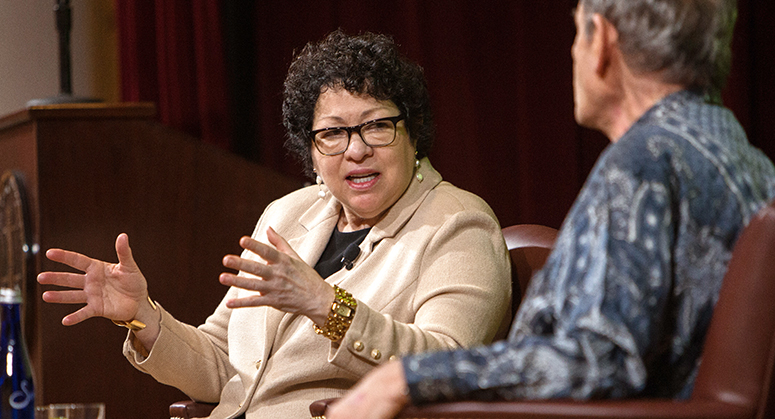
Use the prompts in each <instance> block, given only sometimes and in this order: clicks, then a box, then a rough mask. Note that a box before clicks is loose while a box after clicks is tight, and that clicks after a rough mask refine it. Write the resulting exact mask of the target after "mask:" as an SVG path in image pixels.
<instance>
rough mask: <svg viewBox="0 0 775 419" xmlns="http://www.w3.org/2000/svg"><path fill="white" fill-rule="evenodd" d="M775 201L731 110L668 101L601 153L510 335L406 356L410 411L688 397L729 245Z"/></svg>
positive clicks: (695, 101) (686, 96)
mask: <svg viewBox="0 0 775 419" xmlns="http://www.w3.org/2000/svg"><path fill="white" fill-rule="evenodd" d="M774 197H775V169H773V165H772V163H771V162H770V161H769V160H768V159H767V158H766V157H765V156H764V155H763V154H762V153H761V152H760V151H759V150H758V149H755V148H754V147H752V146H751V145H750V144H749V143H748V141H747V139H746V136H745V133H744V132H743V129H742V127H741V126H740V125H739V123H738V122H737V120H736V119H735V118H734V116H733V115H732V113H731V112H730V111H728V110H727V109H724V108H722V107H718V106H712V105H708V104H706V103H704V102H703V101H702V99H701V97H699V96H697V95H695V94H693V93H690V92H686V91H684V92H678V93H675V94H672V95H670V96H668V97H666V98H665V99H663V100H662V101H660V102H659V103H658V104H656V105H655V106H654V107H653V108H652V109H650V110H649V111H648V112H646V113H645V114H644V115H643V116H642V117H641V118H640V119H639V120H638V121H637V122H636V123H635V124H633V126H632V127H631V128H630V129H629V130H628V131H627V133H625V135H624V136H622V138H620V140H619V141H617V142H616V143H613V144H610V145H609V146H608V148H607V149H606V150H605V151H604V153H603V154H602V155H601V157H600V159H599V160H598V162H597V163H596V165H595V167H594V169H593V171H592V173H591V175H590V177H589V178H588V180H587V182H586V184H585V185H584V187H583V188H582V190H581V192H580V195H579V197H578V199H577V200H576V202H575V203H574V205H573V207H572V208H571V210H570V212H569V214H568V217H567V218H566V220H565V221H564V223H563V226H562V228H561V230H560V234H559V236H558V239H557V242H556V244H555V248H554V250H553V252H552V254H551V255H550V256H549V259H548V260H547V263H546V265H545V266H544V269H542V270H541V271H540V272H538V273H537V274H536V275H535V276H534V277H533V278H532V281H531V284H530V286H529V289H528V291H527V293H526V296H525V300H524V301H523V302H522V305H521V306H520V309H519V312H518V314H517V318H516V320H515V324H514V325H513V327H512V330H511V333H510V335H509V338H508V340H505V341H500V342H496V343H495V344H493V345H490V346H481V347H477V348H474V349H470V350H458V351H451V352H437V353H430V354H424V355H418V356H411V357H407V358H405V359H404V360H403V365H404V371H405V374H406V377H407V381H408V383H409V388H410V396H411V398H412V400H413V402H414V403H423V402H431V401H442V400H459V399H480V400H488V399H517V398H528V399H546V398H559V397H571V398H581V399H583V398H591V397H606V398H621V397H628V396H634V395H640V396H645V397H657V396H659V397H674V398H685V397H688V396H689V395H690V394H691V390H692V386H693V383H694V378H695V375H696V373H697V369H698V365H699V360H700V355H701V351H702V345H703V342H704V338H705V334H706V331H707V328H708V325H709V323H710V319H711V315H712V312H713V307H714V305H715V303H716V300H717V299H718V292H719V289H720V286H721V281H722V279H723V276H724V274H725V272H726V267H727V263H728V262H729V259H730V257H731V252H732V247H733V246H734V244H735V242H736V240H737V238H738V236H739V234H740V232H741V230H742V228H743V226H745V225H746V224H747V223H748V222H749V220H750V219H751V217H752V216H753V215H754V214H755V213H756V211H757V210H758V209H760V208H761V207H762V206H764V205H765V204H766V203H767V202H768V201H769V200H771V199H773V198H774Z"/></svg>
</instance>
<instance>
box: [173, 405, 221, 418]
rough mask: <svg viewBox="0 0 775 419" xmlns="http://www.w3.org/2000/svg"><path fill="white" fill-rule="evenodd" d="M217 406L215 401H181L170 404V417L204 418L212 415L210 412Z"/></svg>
mask: <svg viewBox="0 0 775 419" xmlns="http://www.w3.org/2000/svg"><path fill="white" fill-rule="evenodd" d="M215 406H216V405H215V404H214V403H202V402H195V401H193V400H184V401H180V402H177V403H173V404H171V405H170V418H172V419H189V418H204V417H207V416H210V412H212V411H213V409H215Z"/></svg>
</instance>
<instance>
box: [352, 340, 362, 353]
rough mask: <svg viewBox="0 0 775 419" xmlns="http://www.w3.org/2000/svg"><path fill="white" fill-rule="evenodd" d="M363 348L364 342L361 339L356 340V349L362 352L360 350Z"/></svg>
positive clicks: (354, 347)
mask: <svg viewBox="0 0 775 419" xmlns="http://www.w3.org/2000/svg"><path fill="white" fill-rule="evenodd" d="M363 348H364V345H363V342H361V341H359V340H356V341H355V342H354V343H353V349H355V350H356V351H357V352H360V351H362V350H363Z"/></svg>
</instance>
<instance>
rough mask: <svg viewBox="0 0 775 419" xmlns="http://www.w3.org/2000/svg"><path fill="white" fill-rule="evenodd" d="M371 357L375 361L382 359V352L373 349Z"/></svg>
mask: <svg viewBox="0 0 775 419" xmlns="http://www.w3.org/2000/svg"><path fill="white" fill-rule="evenodd" d="M371 357H372V358H374V359H375V360H377V359H380V358H382V352H380V351H379V349H373V350H372V351H371Z"/></svg>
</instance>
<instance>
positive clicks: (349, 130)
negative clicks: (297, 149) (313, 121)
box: [310, 115, 404, 156]
mask: <svg viewBox="0 0 775 419" xmlns="http://www.w3.org/2000/svg"><path fill="white" fill-rule="evenodd" d="M402 119H404V116H403V115H398V116H389V117H387V118H379V119H374V120H371V121H367V122H364V123H362V124H360V125H355V126H352V127H330V128H323V129H318V130H314V131H312V132H310V136H311V137H312V142H313V143H315V148H317V149H318V151H319V152H320V153H321V154H323V155H326V156H336V155H337V154H342V153H344V152H345V151H347V147H349V146H350V139H351V138H352V134H353V133H357V134H358V135H359V136H360V137H361V140H363V142H364V143H365V144H366V145H367V146H369V147H385V146H387V145H390V144H392V143H393V141H394V140H395V139H396V124H398V121H400V120H402Z"/></svg>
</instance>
